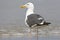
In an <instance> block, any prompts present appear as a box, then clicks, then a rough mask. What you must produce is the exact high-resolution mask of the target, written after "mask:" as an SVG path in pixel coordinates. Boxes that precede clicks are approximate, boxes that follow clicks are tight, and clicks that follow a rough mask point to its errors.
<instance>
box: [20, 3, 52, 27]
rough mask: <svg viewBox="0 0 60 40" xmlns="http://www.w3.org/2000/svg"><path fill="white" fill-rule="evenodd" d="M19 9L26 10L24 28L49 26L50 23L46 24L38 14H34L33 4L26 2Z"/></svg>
mask: <svg viewBox="0 0 60 40" xmlns="http://www.w3.org/2000/svg"><path fill="white" fill-rule="evenodd" d="M21 8H27V11H26V18H25V24H26V26H29V27H30V28H31V27H34V26H43V25H49V24H51V23H50V22H46V21H45V20H44V18H43V17H42V16H40V15H39V14H35V13H34V5H33V3H31V2H28V3H26V4H25V5H22V6H21Z"/></svg>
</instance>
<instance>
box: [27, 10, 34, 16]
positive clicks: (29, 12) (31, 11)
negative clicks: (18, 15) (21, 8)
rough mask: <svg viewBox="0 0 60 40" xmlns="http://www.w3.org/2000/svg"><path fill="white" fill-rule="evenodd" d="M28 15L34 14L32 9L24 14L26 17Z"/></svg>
mask: <svg viewBox="0 0 60 40" xmlns="http://www.w3.org/2000/svg"><path fill="white" fill-rule="evenodd" d="M30 14H34V9H28V10H27V12H26V17H27V16H28V15H30Z"/></svg>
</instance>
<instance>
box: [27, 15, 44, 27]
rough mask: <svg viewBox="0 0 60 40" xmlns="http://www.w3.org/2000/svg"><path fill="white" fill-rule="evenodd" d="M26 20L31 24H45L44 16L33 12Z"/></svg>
mask: <svg viewBox="0 0 60 40" xmlns="http://www.w3.org/2000/svg"><path fill="white" fill-rule="evenodd" d="M26 22H27V24H28V25H29V26H31V25H34V24H43V23H44V18H43V17H42V16H40V15H38V14H31V15H29V16H28V18H27V21H26Z"/></svg>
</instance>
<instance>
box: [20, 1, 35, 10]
mask: <svg viewBox="0 0 60 40" xmlns="http://www.w3.org/2000/svg"><path fill="white" fill-rule="evenodd" d="M21 8H28V9H34V5H33V3H31V2H28V3H26V4H25V5H22V6H21Z"/></svg>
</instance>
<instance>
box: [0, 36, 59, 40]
mask: <svg viewBox="0 0 60 40" xmlns="http://www.w3.org/2000/svg"><path fill="white" fill-rule="evenodd" d="M0 40H37V38H36V37H26V36H25V37H17V36H11V37H0ZM38 40H60V36H47V37H38Z"/></svg>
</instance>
